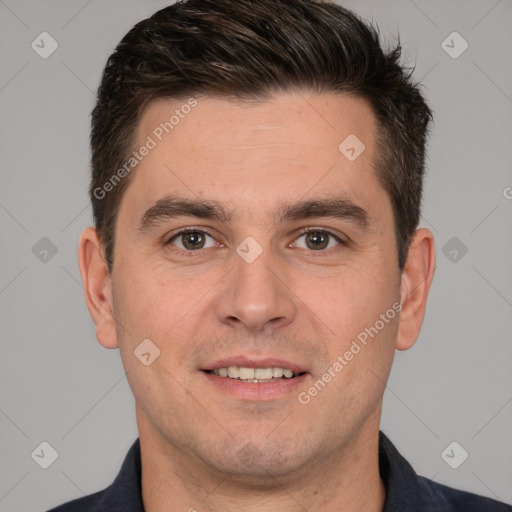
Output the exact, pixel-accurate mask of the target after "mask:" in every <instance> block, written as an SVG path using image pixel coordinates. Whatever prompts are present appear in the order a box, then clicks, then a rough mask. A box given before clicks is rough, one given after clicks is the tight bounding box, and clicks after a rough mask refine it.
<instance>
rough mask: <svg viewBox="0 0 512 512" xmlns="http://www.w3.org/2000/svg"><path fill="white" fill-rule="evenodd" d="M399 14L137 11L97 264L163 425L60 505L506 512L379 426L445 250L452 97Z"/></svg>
mask: <svg viewBox="0 0 512 512" xmlns="http://www.w3.org/2000/svg"><path fill="white" fill-rule="evenodd" d="M399 58H400V48H399V47H398V48H396V49H395V50H394V51H391V52H389V53H385V52H384V51H383V50H382V49H381V47H380V44H379V40H378V36H377V33H376V31H375V30H374V29H373V28H371V27H369V26H368V25H367V24H365V23H364V22H362V21H361V20H359V19H358V18H357V17H356V16H355V15H354V14H352V13H351V12H349V11H347V10H345V9H343V8H342V7H340V6H337V5H336V4H331V3H325V2H324V3H320V2H314V1H312V0H287V1H278V0H257V1H256V0H238V1H236V2H235V1H232V0H188V1H184V2H181V3H177V4H175V5H172V6H170V7H168V8H166V9H163V10H161V11H159V12H158V13H156V14H155V15H153V16H152V17H151V18H149V19H147V20H144V21H142V22H140V23H139V24H137V25H136V26H135V27H134V28H133V29H132V30H131V31H130V32H129V33H128V34H127V35H126V36H125V37H124V38H123V40H122V41H121V43H120V44H119V46H118V47H117V49H116V51H115V52H114V53H113V55H112V56H111V57H110V59H109V61H108V63H107V66H106V69H105V72H104V76H103V80H102V83H101V86H100V90H99V94H98V102H97V105H96V107H95V109H94V111H93V116H92V137H91V147H92V168H93V169H92V173H93V176H92V183H91V188H90V194H91V200H92V203H93V210H94V220H95V228H88V229H86V230H85V231H84V232H83V233H82V236H81V240H80V247H79V262H80V269H81V275H82V280H83V283H84V288H85V292H86V301H87V305H88V308H89V311H90V313H91V316H92V318H93V320H94V323H95V325H96V333H97V338H98V340H99V342H100V343H101V344H102V345H103V346H104V347H107V348H119V350H120V353H121V357H122V360H123V364H124V368H125V370H126V375H127V378H128V381H129V383H130V386H131V389H132V391H133V393H134V396H135V400H136V416H137V426H138V430H139V435H140V439H139V440H137V441H136V442H135V443H134V445H133V447H132V449H131V450H130V452H129V454H128V455H127V458H126V460H125V462H124V464H123V467H122V469H121V472H120V474H119V476H118V477H117V479H116V481H115V482H114V483H113V484H112V486H110V487H109V488H107V489H106V490H104V491H101V492H99V493H97V494H94V495H92V496H89V497H85V498H82V499H80V500H77V501H74V502H71V503H69V504H67V505H63V506H61V507H57V508H56V509H54V511H58V512H65V511H88V512H90V511H107V510H108V511H117V510H119V511H121V510H122V511H128V512H136V511H137V512H140V511H142V510H145V511H146V512H161V511H180V510H183V511H187V510H188V511H190V512H192V511H195V510H197V511H206V510H208V511H223V512H225V511H235V510H237V511H238V510H244V511H256V510H258V511H271V510H272V511H274V510H279V511H296V510H297V511H299V510H301V511H302V510H307V511H311V512H313V511H319V510H328V511H331V510H332V511H334V510H336V511H344V512H355V511H361V510H364V511H368V512H381V511H385V512H388V511H398V510H400V511H413V510H414V511H429V512H433V511H446V512H448V511H465V512H467V511H505V510H508V511H510V510H512V507H510V506H508V505H505V504H500V503H498V502H496V501H493V500H490V499H487V498H484V497H479V496H476V495H473V494H469V493H465V492H462V491H457V490H454V489H450V488H448V487H445V486H442V485H440V484H437V483H434V482H432V481H429V480H427V479H425V478H422V477H418V476H417V475H416V474H415V472H414V471H413V469H412V468H411V467H410V466H409V465H408V463H407V462H406V461H405V459H403V458H402V457H401V455H400V454H399V453H398V452H397V451H396V449H395V448H394V446H393V445H392V444H391V442H390V441H389V439H387V437H386V436H385V435H384V434H383V433H381V432H379V424H380V415H381V407H382V397H383V393H384V389H385V385H386V381H387V378H388V375H389V372H390V369H391V364H392V361H393V356H394V351H395V349H398V350H406V349H408V348H410V347H411V346H412V345H413V344H414V342H415V341H416V339H417V337H418V333H419V330H420V327H421V324H422V321H423V317H424V313H425V307H426V301H427V296H428V292H429V287H430V284H431V281H432V277H433V272H434V267H435V251H434V241H433V235H432V233H431V232H430V231H429V230H427V229H417V226H418V220H419V214H420V204H421V192H422V178H423V173H424V160H425V143H426V137H427V131H428V125H429V121H430V119H431V112H430V110H429V108H428V106H427V105H426V104H425V102H424V99H423V98H422V95H421V94H420V92H419V90H418V87H417V86H415V85H414V84H413V83H412V82H411V81H410V78H409V74H408V73H406V71H405V70H404V69H403V68H402V67H401V66H400V65H399Z"/></svg>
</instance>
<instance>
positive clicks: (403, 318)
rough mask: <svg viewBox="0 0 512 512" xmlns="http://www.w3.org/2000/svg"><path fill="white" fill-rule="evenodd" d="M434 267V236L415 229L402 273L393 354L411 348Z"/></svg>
mask: <svg viewBox="0 0 512 512" xmlns="http://www.w3.org/2000/svg"><path fill="white" fill-rule="evenodd" d="M435 266H436V251H435V246H434V235H433V234H432V232H431V231H430V230H428V229H425V228H421V229H418V230H416V232H415V234H414V237H413V239H412V242H411V246H410V248H409V253H408V255H407V261H406V262H405V266H404V269H403V272H402V279H401V285H400V287H401V291H400V293H401V304H402V309H401V311H400V322H399V328H398V337H397V341H396V349H397V350H407V349H409V348H411V347H412V346H413V345H414V343H415V342H416V340H417V339H418V335H419V333H420V329H421V324H422V323H423V318H424V317H425V310H426V307H427V297H428V292H429V290H430V285H431V283H432V279H433V277H434V270H435Z"/></svg>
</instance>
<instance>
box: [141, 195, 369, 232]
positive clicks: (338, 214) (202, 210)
mask: <svg viewBox="0 0 512 512" xmlns="http://www.w3.org/2000/svg"><path fill="white" fill-rule="evenodd" d="M271 213H272V217H273V219H274V222H275V224H278V223H281V222H284V221H297V220H302V219H311V218H320V217H331V218H335V219H341V220H347V221H349V222H352V223H354V224H356V225H357V226H358V227H359V228H361V229H363V230H367V229H368V227H369V215H368V212H367V211H366V210H365V209H363V208H361V207H360V206H358V205H356V204H355V203H353V202H352V201H351V200H349V199H346V198H342V197H329V198H325V199H323V198H319V199H310V200H304V201H299V202H298V203H291V204H284V205H282V206H280V207H278V208H277V209H276V210H274V212H271ZM176 217H196V218H198V219H209V220H213V221H218V222H222V223H224V222H229V221H231V220H232V219H233V212H231V211H228V210H227V209H226V207H225V206H224V205H223V204H222V203H220V202H218V201H214V200H199V199H186V198H182V197H177V196H166V197H164V198H162V199H159V200H158V201H157V202H156V203H155V204H154V205H153V206H151V207H150V208H149V209H148V210H146V212H145V213H144V215H143V216H142V218H141V220H140V223H139V231H146V230H148V229H149V228H151V227H153V226H155V225H157V224H159V223H161V222H165V221H167V220H172V219H174V218H176Z"/></svg>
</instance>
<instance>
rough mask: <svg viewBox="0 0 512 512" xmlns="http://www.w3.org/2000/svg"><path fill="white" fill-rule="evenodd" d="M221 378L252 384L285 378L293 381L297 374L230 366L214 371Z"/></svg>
mask: <svg viewBox="0 0 512 512" xmlns="http://www.w3.org/2000/svg"><path fill="white" fill-rule="evenodd" d="M213 373H214V374H215V375H218V376H219V377H229V378H230V379H240V380H246V381H251V382H261V381H263V382H264V381H268V380H271V379H273V378H274V379H280V378H282V377H285V378H286V379H291V378H292V377H293V376H294V375H295V374H294V373H293V372H292V371H291V370H289V369H287V368H246V367H244V366H230V367H228V368H217V369H215V370H213Z"/></svg>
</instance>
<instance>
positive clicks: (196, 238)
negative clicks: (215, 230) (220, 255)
mask: <svg viewBox="0 0 512 512" xmlns="http://www.w3.org/2000/svg"><path fill="white" fill-rule="evenodd" d="M208 239H210V240H208ZM167 243H170V244H171V243H172V244H173V245H175V246H176V247H179V248H180V249H183V250H185V251H195V250H197V249H208V248H209V247H215V244H216V242H215V240H214V239H213V238H212V237H211V236H210V235H209V234H208V233H205V232H204V231H183V232H181V233H178V234H177V235H174V236H173V237H172V238H171V239H170V240H169V241H168V242H167ZM208 244H209V245H208Z"/></svg>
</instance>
